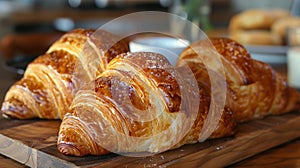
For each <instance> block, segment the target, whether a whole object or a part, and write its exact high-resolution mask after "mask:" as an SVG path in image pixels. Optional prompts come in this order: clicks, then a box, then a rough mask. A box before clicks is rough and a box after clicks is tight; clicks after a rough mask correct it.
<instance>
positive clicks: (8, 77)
mask: <svg viewBox="0 0 300 168" xmlns="http://www.w3.org/2000/svg"><path fill="white" fill-rule="evenodd" d="M0 62H1V63H2V64H3V63H4V61H3V60H2V59H0ZM276 69H279V70H280V68H278V67H277V68H276ZM283 71H285V69H283ZM0 72H1V73H0V99H1V102H2V100H3V96H4V95H5V92H6V91H7V89H8V88H9V86H10V85H11V84H12V83H14V82H15V81H16V80H17V79H18V78H19V77H20V76H18V75H16V74H15V73H12V72H10V71H8V70H7V69H5V68H3V65H1V67H0ZM261 143H263V144H260V145H264V143H266V145H267V143H268V142H261ZM299 166H300V138H298V139H295V140H291V141H289V142H287V143H285V144H281V145H280V146H277V147H274V148H272V149H270V150H267V151H264V152H262V153H260V154H257V155H255V156H253V157H250V158H247V159H245V160H242V161H240V162H238V163H235V164H233V165H230V166H229V167H240V168H241V167H299ZM0 167H26V166H25V165H22V164H20V163H18V162H16V161H14V160H11V159H9V158H7V157H5V156H3V155H0Z"/></svg>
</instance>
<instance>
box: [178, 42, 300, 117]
mask: <svg viewBox="0 0 300 168" xmlns="http://www.w3.org/2000/svg"><path fill="white" fill-rule="evenodd" d="M211 42H212V44H213V46H214V47H215V48H216V50H217V51H218V53H219V54H220V55H221V57H220V58H221V62H222V63H223V66H224V70H225V75H226V83H227V98H226V104H227V106H229V107H230V108H231V109H232V111H233V112H234V116H235V118H236V120H237V121H239V122H242V121H248V120H252V119H254V118H262V117H264V116H266V115H269V114H281V113H286V112H290V111H293V110H299V109H300V96H299V93H298V92H297V91H296V89H294V88H292V87H289V86H288V84H287V82H286V79H285V78H284V77H283V76H282V75H281V74H279V73H277V72H276V71H275V70H274V69H272V67H271V66H270V65H269V64H266V63H263V62H261V61H258V60H254V59H252V58H251V56H250V54H249V53H248V52H247V50H246V49H245V48H244V47H243V46H242V45H240V44H239V43H237V42H235V41H233V40H231V39H228V38H215V39H211ZM205 45H207V42H205V41H199V42H196V43H194V44H192V45H191V46H190V47H189V48H187V49H185V50H184V51H183V52H182V54H181V56H180V58H179V63H180V62H186V63H187V64H188V65H189V67H190V68H191V70H192V71H193V72H194V74H195V77H196V79H197V81H198V84H199V86H201V87H203V88H205V90H208V91H209V90H210V89H211V88H210V79H209V75H208V71H207V69H206V67H205V64H204V62H203V60H202V59H201V57H200V56H199V55H198V54H199V53H200V52H197V50H201V49H203V47H205Z"/></svg>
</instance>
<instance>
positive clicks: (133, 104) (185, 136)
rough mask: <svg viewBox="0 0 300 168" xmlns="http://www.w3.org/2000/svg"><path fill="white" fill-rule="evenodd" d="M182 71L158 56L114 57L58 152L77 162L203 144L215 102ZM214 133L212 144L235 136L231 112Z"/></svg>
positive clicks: (75, 109) (68, 124) (65, 124)
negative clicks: (91, 157) (77, 158)
mask: <svg viewBox="0 0 300 168" xmlns="http://www.w3.org/2000/svg"><path fill="white" fill-rule="evenodd" d="M182 70H183V69H178V70H176V69H174V68H172V66H171V65H170V63H169V62H168V61H167V60H166V59H165V57H163V56H162V55H160V54H155V53H149V52H137V53H126V54H121V55H119V56H117V57H115V58H114V59H113V60H111V61H110V62H109V64H108V65H107V68H106V70H105V71H104V72H102V73H101V74H100V75H99V76H98V78H97V79H96V80H95V81H94V82H92V83H91V85H93V86H94V87H93V89H84V88H83V89H82V90H80V91H79V92H78V93H77V95H76V97H75V98H74V101H73V102H72V105H71V107H70V111H69V113H67V114H66V115H65V116H64V118H63V121H62V123H61V126H60V129H59V136H58V141H57V146H58V150H59V151H60V152H62V153H64V154H67V155H75V156H84V155H88V154H92V155H102V154H106V153H108V152H116V153H136V152H137V153H140V152H149V153H156V152H162V151H165V150H168V149H170V148H176V147H179V146H181V145H183V144H187V143H195V142H198V141H199V138H200V137H201V131H202V127H203V125H204V121H205V120H206V118H207V115H208V112H209V105H210V97H209V95H207V94H204V90H203V89H202V88H198V87H197V83H195V86H194V87H191V86H192V85H190V84H186V83H185V81H184V80H183V79H184V78H183V77H182V76H183V75H184V74H183V75H180V74H181V73H182ZM178 72H181V73H180V74H179V75H178ZM185 77H186V76H185ZM181 86H182V87H181ZM184 87H185V88H186V89H187V91H188V92H187V93H188V94H187V93H186V92H185V91H183V90H182V89H183V88H184ZM87 88H91V87H87ZM197 95H199V96H197ZM195 97H196V98H197V99H194V98H195ZM191 111H194V112H193V113H190V112H191ZM212 129H213V130H212V134H211V135H210V138H217V137H224V136H229V135H232V134H233V133H234V131H235V120H234V118H233V112H232V111H231V110H230V108H229V107H224V109H223V112H222V115H221V117H220V120H218V123H217V126H216V127H215V128H212Z"/></svg>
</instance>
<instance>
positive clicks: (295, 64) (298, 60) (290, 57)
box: [287, 46, 300, 89]
mask: <svg viewBox="0 0 300 168" xmlns="http://www.w3.org/2000/svg"><path fill="white" fill-rule="evenodd" d="M287 63H288V82H289V85H291V86H293V87H296V88H298V89H299V88H300V46H298V47H291V48H290V49H289V50H288V52H287Z"/></svg>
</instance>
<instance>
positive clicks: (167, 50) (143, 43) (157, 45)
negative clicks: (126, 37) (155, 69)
mask: <svg viewBox="0 0 300 168" xmlns="http://www.w3.org/2000/svg"><path fill="white" fill-rule="evenodd" d="M189 44H190V43H189V41H187V40H184V39H180V38H174V37H142V38H137V39H134V40H133V41H130V42H129V47H130V51H131V52H154V53H159V54H162V55H163V56H165V57H166V58H167V59H168V61H169V62H170V63H171V64H172V65H175V63H176V60H177V58H178V57H179V55H180V53H181V52H182V51H183V50H184V49H185V48H186V47H187V46H188V45H189Z"/></svg>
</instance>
